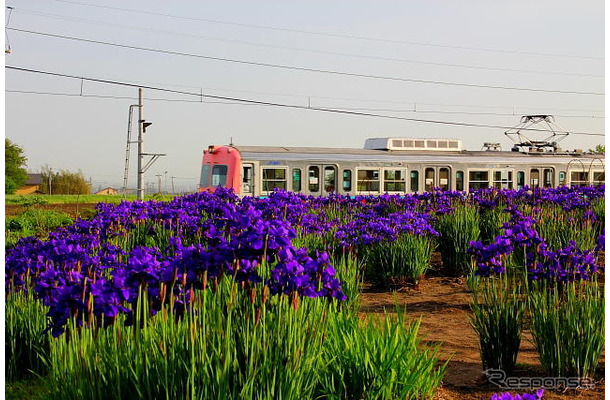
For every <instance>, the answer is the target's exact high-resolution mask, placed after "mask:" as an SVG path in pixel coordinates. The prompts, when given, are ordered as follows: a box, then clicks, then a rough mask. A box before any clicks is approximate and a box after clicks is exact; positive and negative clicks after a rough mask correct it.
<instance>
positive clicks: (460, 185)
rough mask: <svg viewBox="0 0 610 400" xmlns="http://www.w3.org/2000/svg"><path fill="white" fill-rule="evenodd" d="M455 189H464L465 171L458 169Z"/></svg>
mask: <svg viewBox="0 0 610 400" xmlns="http://www.w3.org/2000/svg"><path fill="white" fill-rule="evenodd" d="M455 190H459V191H463V190H464V171H457V172H456V173H455Z"/></svg>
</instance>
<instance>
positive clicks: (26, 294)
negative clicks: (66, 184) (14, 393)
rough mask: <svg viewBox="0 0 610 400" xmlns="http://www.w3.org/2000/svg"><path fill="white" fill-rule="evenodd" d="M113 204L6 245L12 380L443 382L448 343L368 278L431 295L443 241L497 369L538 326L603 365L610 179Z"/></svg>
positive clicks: (432, 389)
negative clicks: (384, 298)
mask: <svg viewBox="0 0 610 400" xmlns="http://www.w3.org/2000/svg"><path fill="white" fill-rule="evenodd" d="M96 211H97V212H96V214H95V216H94V217H93V218H91V219H89V220H77V221H76V222H75V223H74V224H73V225H70V226H68V227H64V228H60V229H57V230H55V231H53V232H51V233H49V234H48V237H45V238H44V239H41V238H35V237H26V238H24V239H20V240H19V241H18V242H17V243H16V244H15V245H14V246H12V247H10V248H8V249H7V250H6V264H5V289H6V307H5V310H6V342H5V349H6V371H7V380H8V381H9V382H11V381H18V380H20V379H23V378H27V377H28V376H32V375H39V376H41V377H42V378H41V379H42V381H43V382H44V386H45V389H44V390H45V395H44V396H45V397H44V398H51V399H55V398H56V399H108V398H113V399H115V398H116V399H132V398H146V399H164V398H165V399H177V398H185V399H212V398H213V399H217V398H227V399H233V398H240V399H250V398H256V399H276V398H277V399H310V398H320V399H343V398H346V399H362V398H367V399H369V398H371V399H373V398H375V399H377V398H379V399H391V398H401V399H432V398H434V397H435V396H438V394H439V387H441V386H442V382H443V379H444V377H445V374H446V373H447V368H448V365H449V362H450V360H447V357H442V356H441V354H442V351H443V349H442V347H443V344H442V343H440V344H431V343H429V342H427V341H425V340H424V337H423V335H422V333H421V332H420V331H421V329H420V328H421V319H414V318H410V317H409V313H408V311H409V310H408V309H407V310H406V311H405V310H404V307H403V305H402V304H401V302H400V301H399V300H398V297H396V298H395V299H396V300H395V305H394V307H391V308H388V309H387V313H384V314H382V315H381V318H377V317H378V316H377V315H371V314H370V313H367V312H365V311H366V310H363V308H362V298H363V297H365V296H366V295H367V294H366V293H363V292H362V288H363V287H364V286H366V287H367V288H369V289H368V290H369V291H371V290H373V291H374V292H390V291H393V290H396V289H400V290H403V289H404V288H408V289H410V290H411V291H412V292H417V291H418V290H419V288H420V287H421V285H422V283H423V282H425V281H426V277H427V276H428V275H429V274H430V268H431V259H432V257H433V254H440V256H441V258H442V264H443V269H442V274H443V275H444V276H453V277H464V278H465V280H466V281H467V283H468V285H467V287H468V293H469V294H468V296H469V299H470V302H469V303H470V304H469V305H470V307H471V312H470V313H469V316H468V318H469V323H470V324H471V325H472V327H473V329H474V331H475V332H476V336H477V337H478V341H479V349H480V356H481V357H480V359H481V360H482V364H481V366H480V371H483V370H487V369H501V370H503V371H506V372H507V373H508V374H510V373H512V371H513V370H515V367H516V361H517V357H518V354H519V351H520V349H521V348H522V347H523V345H522V344H521V339H522V335H523V331H524V329H528V332H531V336H532V343H533V344H534V347H535V350H536V352H537V354H538V357H539V360H540V365H541V368H542V370H543V371H544V373H545V376H555V377H566V376H570V377H577V378H593V377H594V376H595V373H596V368H597V365H598V362H599V359H600V355H601V354H602V351H603V346H604V331H603V327H604V302H603V277H604V271H603V266H602V265H601V263H600V261H599V257H600V255H602V254H603V251H604V241H605V236H604V232H605V230H604V229H605V226H604V218H605V215H604V188H603V187H601V188H590V187H581V188H572V189H568V188H558V189H547V190H539V189H535V190H521V191H498V190H482V191H477V192H472V193H463V192H441V191H433V192H427V193H422V194H416V195H412V196H397V195H396V196H393V195H383V196H377V197H362V196H361V197H355V198H350V197H343V196H330V197H315V198H314V197H306V196H303V195H299V194H294V193H287V192H274V193H272V195H270V196H269V197H267V198H238V197H236V196H235V195H233V194H232V193H231V192H229V191H225V190H222V189H219V190H217V191H216V192H215V193H214V194H209V193H200V194H195V195H189V196H184V197H179V198H175V199H174V200H172V201H169V202H159V201H147V202H123V203H120V204H117V205H110V204H99V205H98V206H97V209H96ZM436 273H438V271H437V272H436ZM532 389H533V392H535V391H536V390H537V389H539V388H532ZM497 392H498V393H500V392H505V390H498V391H497ZM540 393H541V392H540ZM547 395H549V393H548V391H547ZM547 395H545V397H544V398H547ZM550 395H551V396H552V393H551V394H550ZM499 396H500V395H498V396H497V397H496V398H504V397H499ZM524 398H526V397H524Z"/></svg>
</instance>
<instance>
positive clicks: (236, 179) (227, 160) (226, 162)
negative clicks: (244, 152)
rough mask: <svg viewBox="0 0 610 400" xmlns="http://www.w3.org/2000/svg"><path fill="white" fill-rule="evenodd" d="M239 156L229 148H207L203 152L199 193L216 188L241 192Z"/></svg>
mask: <svg viewBox="0 0 610 400" xmlns="http://www.w3.org/2000/svg"><path fill="white" fill-rule="evenodd" d="M240 165H241V155H240V154H239V151H238V150H237V149H236V148H234V147H231V146H209V147H208V149H207V150H204V152H203V163H202V166H201V180H200V181H199V191H200V192H213V191H214V190H215V189H216V188H217V187H219V186H221V187H225V188H232V189H233V190H234V191H235V193H236V194H239V193H240V192H241V184H240V183H241V168H240Z"/></svg>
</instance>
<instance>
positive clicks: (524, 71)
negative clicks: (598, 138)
mask: <svg viewBox="0 0 610 400" xmlns="http://www.w3.org/2000/svg"><path fill="white" fill-rule="evenodd" d="M17 11H19V12H21V13H25V14H32V15H38V16H43V17H48V18H56V19H61V20H68V21H75V22H81V23H86V24H94V25H101V26H110V27H117V28H122V29H130V30H136V31H141V32H151V33H160V34H165V35H174V36H182V37H189V38H194V39H203V40H213V41H220V42H226V43H237V44H242V45H247V46H256V47H266V48H271V49H280V50H293V51H301V52H308V53H315V54H324V55H335V56H342V57H354V58H360V59H371V60H381V61H392V62H399V63H407V64H420V65H432V66H439V67H451V68H467V69H476V70H483V71H500V72H518V73H528V74H542V75H562V76H577V77H588V78H604V75H595V74H583V73H573V72H560V71H535V70H526V69H515V68H499V67H488V66H482V65H468V64H451V63H441V62H432V61H421V60H405V59H400V58H393V57H380V56H372V55H363V54H353V53H341V52H334V51H324V50H314V49H305V48H299V47H292V46H276V45H270V44H266V43H255V42H249V41H244V40H233V39H226V38H217V37H209V36H200V35H192V34H185V33H180V32H172V31H166V30H159V29H151V28H142V27H136V26H131V25H122V24H114V23H107V22H102V21H96V20H91V19H87V18H75V17H68V16H64V15H58V14H50V13H43V12H39V11H32V10H27V9H21V8H20V9H18V10H17Z"/></svg>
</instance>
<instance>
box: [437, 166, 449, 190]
mask: <svg viewBox="0 0 610 400" xmlns="http://www.w3.org/2000/svg"><path fill="white" fill-rule="evenodd" d="M438 186H439V187H440V188H441V189H442V190H449V168H439V170H438Z"/></svg>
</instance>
